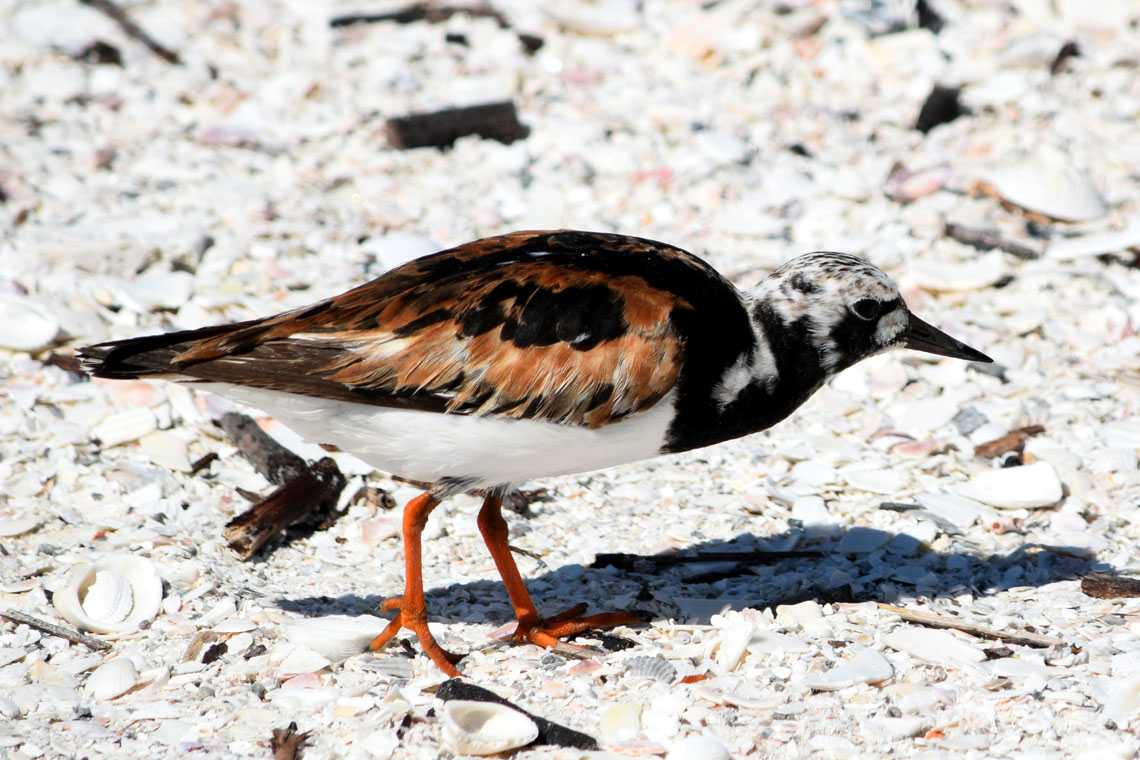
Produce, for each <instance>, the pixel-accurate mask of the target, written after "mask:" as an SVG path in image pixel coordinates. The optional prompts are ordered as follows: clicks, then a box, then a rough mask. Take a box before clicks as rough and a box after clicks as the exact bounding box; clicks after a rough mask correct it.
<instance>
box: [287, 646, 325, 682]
mask: <svg viewBox="0 0 1140 760" xmlns="http://www.w3.org/2000/svg"><path fill="white" fill-rule="evenodd" d="M331 664H332V663H331V662H329V660H328V659H327V658H326V657H325V656H324V655H322V654H320V653H319V652H315V651H313V650H312V649H309V648H308V647H307V646H305V645H303V644H302V645H301V646H299V647H297V648H296V649H294V650H293V651H292V652H290V653H289V654H288V655H286V656H285V659H283V660H282V661H281V662H280V664H278V666H277V671H278V674H279V675H281V676H283V677H285V678H288V677H289V676H297V675H301V674H304V673H316V672H317V671H318V670H323V669H325V668H327V667H328V666H329V665H331Z"/></svg>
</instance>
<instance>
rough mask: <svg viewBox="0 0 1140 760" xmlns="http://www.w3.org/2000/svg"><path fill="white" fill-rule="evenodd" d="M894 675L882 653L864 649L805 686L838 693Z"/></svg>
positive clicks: (807, 682)
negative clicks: (841, 690) (849, 687)
mask: <svg viewBox="0 0 1140 760" xmlns="http://www.w3.org/2000/svg"><path fill="white" fill-rule="evenodd" d="M894 673H895V671H894V668H892V667H891V663H890V662H888V661H887V658H886V657H884V656H883V655H882V653H881V652H876V651H875V650H874V649H864V650H863V651H862V652H860V653H859V654H857V655H855V656H854V657H853V658H851V659H850V660H848V661H847V662H844V663H843V664H841V665H839V666H838V667H835V668H832V669H831V670H829V671H827V672H826V673H823V674H821V675H818V676H815V677H813V678H806V679H804V685H805V686H807V687H808V688H809V689H815V690H816V691H838V690H839V689H845V688H847V687H848V686H855V685H858V684H864V683H879V682H880V681H885V680H887V679H888V678H890V677H891V676H893V675H894Z"/></svg>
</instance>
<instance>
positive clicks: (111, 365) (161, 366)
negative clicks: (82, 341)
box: [78, 325, 233, 380]
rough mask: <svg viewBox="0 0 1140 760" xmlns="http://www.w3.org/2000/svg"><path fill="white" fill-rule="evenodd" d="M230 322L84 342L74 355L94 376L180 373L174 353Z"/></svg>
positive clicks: (120, 377)
mask: <svg viewBox="0 0 1140 760" xmlns="http://www.w3.org/2000/svg"><path fill="white" fill-rule="evenodd" d="M232 329H233V325H217V326H214V327H203V328H201V329H198V330H183V331H181V332H172V333H165V334H163V335H145V336H143V337H141V338H127V339H125V340H113V341H110V342H109V343H99V344H98V345H95V346H84V347H83V348H81V349H79V351H78V356H79V358H80V359H81V360H82V361H83V368H84V369H85V370H87V372H89V373H90V374H91V375H92V376H94V377H106V378H112V379H115V380H129V379H133V378H138V377H157V376H162V375H179V374H182V368H181V366H180V365H179V363H178V362H176V361H175V357H177V356H178V355H179V354H181V353H182V352H183V351H185V350H186V349H188V348H190V347H191V346H192V345H193V344H194V343H195V342H197V341H200V340H203V339H205V338H212V337H214V336H215V335H218V334H219V333H223V332H226V331H227V330H232Z"/></svg>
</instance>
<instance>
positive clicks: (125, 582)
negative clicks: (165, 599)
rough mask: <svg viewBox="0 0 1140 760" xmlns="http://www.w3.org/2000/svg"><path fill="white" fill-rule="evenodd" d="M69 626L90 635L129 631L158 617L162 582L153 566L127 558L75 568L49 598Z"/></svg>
mask: <svg viewBox="0 0 1140 760" xmlns="http://www.w3.org/2000/svg"><path fill="white" fill-rule="evenodd" d="M52 604H54V605H55V608H56V610H58V611H59V614H60V615H62V616H63V617H64V619H65V620H67V621H68V622H69V623H71V624H72V625H76V626H78V627H80V628H82V629H83V630H85V631H91V632H92V633H121V632H124V631H133V630H135V629H136V628H138V627H139V625H140V624H141V623H143V622H145V621H148V620H151V619H152V618H154V616H155V615H157V614H158V611H159V608H160V606H161V604H162V579H161V578H159V575H158V570H157V568H156V567H155V566H154V563H153V562H151V561H150V560H148V559H146V558H144V557H136V556H133V555H129V554H118V555H108V556H105V557H103V558H102V559H100V560H99V561H97V562H96V563H94V564H84V565H79V566H77V567H75V568H73V569H72V570H71V572H70V573H69V574H68V576H67V580H66V581H65V582H64V584H63V586H62V587H60V588H59V589H58V590H57V591H56V592H55V594H54V595H53V596H52Z"/></svg>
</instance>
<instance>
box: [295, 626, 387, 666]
mask: <svg viewBox="0 0 1140 760" xmlns="http://www.w3.org/2000/svg"><path fill="white" fill-rule="evenodd" d="M387 625H388V621H387V620H384V619H382V618H378V617H374V616H373V615H361V616H359V617H349V616H348V615H329V616H328V617H319V618H301V619H299V620H287V621H285V623H284V624H283V626H282V627H283V628H284V629H285V638H286V639H288V640H289V641H292V642H293V643H295V644H303V645H304V646H306V647H308V648H309V649H311V650H313V651H314V652H316V653H317V654H319V655H321V656H322V657H325V658H327V659H328V660H329V661H331V662H340V661H341V660H346V659H348V658H349V657H352V656H353V655H356V654H360V653H362V652H364V651H366V650H367V649H368V645H369V644H370V643H371V642H372V639H374V638H376V637H377V636H379V635H380V633H381V632H382V631H383V630H384V629H385V628H386V627H387Z"/></svg>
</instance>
